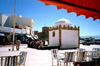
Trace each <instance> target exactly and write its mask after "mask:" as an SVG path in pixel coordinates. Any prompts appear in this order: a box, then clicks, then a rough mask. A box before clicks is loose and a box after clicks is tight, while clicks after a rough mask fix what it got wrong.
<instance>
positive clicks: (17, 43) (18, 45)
mask: <svg viewBox="0 0 100 66" xmlns="http://www.w3.org/2000/svg"><path fill="white" fill-rule="evenodd" d="M20 44H21V41H20V40H17V41H16V50H18V51H19V48H20Z"/></svg>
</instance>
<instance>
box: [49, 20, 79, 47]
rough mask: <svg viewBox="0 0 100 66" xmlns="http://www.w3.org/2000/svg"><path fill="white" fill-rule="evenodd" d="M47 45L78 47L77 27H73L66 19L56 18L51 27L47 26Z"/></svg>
mask: <svg viewBox="0 0 100 66" xmlns="http://www.w3.org/2000/svg"><path fill="white" fill-rule="evenodd" d="M49 46H60V48H78V47H79V27H78V28H77V27H76V26H74V27H73V26H72V24H71V23H70V22H69V21H68V20H67V19H60V20H58V21H57V22H56V23H55V25H54V26H53V27H50V28H49Z"/></svg>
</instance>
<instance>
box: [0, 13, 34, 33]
mask: <svg viewBox="0 0 100 66" xmlns="http://www.w3.org/2000/svg"><path fill="white" fill-rule="evenodd" d="M13 23H14V15H3V14H0V24H1V26H3V27H13ZM19 25H21V26H25V28H20V29H21V30H22V31H21V33H26V34H31V35H34V21H33V19H32V18H31V17H22V16H21V15H16V16H15V26H19ZM15 29H16V30H15V31H16V32H17V30H18V28H15ZM30 31H31V32H30ZM9 32H10V31H9Z"/></svg>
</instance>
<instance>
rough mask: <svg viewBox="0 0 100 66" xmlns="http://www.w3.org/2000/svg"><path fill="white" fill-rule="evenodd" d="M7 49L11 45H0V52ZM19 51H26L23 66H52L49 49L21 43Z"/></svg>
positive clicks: (88, 48) (89, 47)
mask: <svg viewBox="0 0 100 66" xmlns="http://www.w3.org/2000/svg"><path fill="white" fill-rule="evenodd" d="M14 47H15V46H14ZM80 47H81V48H85V49H86V50H92V48H93V47H99V48H100V45H91V46H83V45H80ZM8 49H12V46H11V45H6V46H0V52H2V51H8ZM14 50H15V51H16V48H14ZM19 51H27V52H28V54H27V58H26V63H25V66H52V60H51V51H50V50H37V49H33V48H27V44H21V45H20V50H19ZM59 51H60V52H65V51H68V50H59ZM54 63H55V64H56V61H54ZM71 66H73V65H71Z"/></svg>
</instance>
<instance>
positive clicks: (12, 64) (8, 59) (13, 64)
mask: <svg viewBox="0 0 100 66" xmlns="http://www.w3.org/2000/svg"><path fill="white" fill-rule="evenodd" d="M20 60H21V55H14V56H2V57H0V66H20V65H21V64H20V63H21V61H20ZM18 62H19V65H17V63H18Z"/></svg>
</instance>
